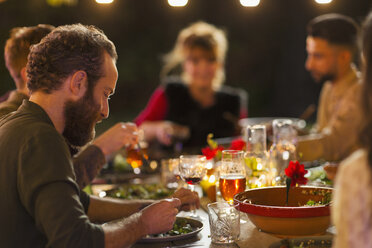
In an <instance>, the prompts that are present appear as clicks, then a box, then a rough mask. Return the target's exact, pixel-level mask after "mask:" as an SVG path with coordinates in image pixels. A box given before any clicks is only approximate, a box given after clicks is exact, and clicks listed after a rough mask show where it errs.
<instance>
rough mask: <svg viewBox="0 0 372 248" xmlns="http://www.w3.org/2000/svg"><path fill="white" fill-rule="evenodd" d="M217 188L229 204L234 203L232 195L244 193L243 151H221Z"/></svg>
mask: <svg viewBox="0 0 372 248" xmlns="http://www.w3.org/2000/svg"><path fill="white" fill-rule="evenodd" d="M219 187H220V191H221V195H222V197H223V199H225V201H227V202H228V203H230V204H232V203H233V201H234V195H236V194H237V193H240V192H243V191H245V188H246V171H245V164H244V152H243V151H237V150H223V151H222V160H221V166H220V179H219Z"/></svg>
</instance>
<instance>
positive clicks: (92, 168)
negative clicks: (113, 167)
mask: <svg viewBox="0 0 372 248" xmlns="http://www.w3.org/2000/svg"><path fill="white" fill-rule="evenodd" d="M105 163H106V159H105V155H104V154H103V152H102V150H101V149H100V148H99V147H98V146H95V145H89V146H87V147H86V148H84V149H83V150H82V151H81V152H80V153H78V154H77V155H76V156H74V158H73V164H74V171H75V176H76V183H77V184H78V185H79V187H80V189H83V188H84V187H85V186H87V185H88V184H89V183H90V182H91V181H92V180H93V179H94V178H95V177H96V176H97V174H98V173H99V171H100V170H101V168H102V167H103V165H104V164H105Z"/></svg>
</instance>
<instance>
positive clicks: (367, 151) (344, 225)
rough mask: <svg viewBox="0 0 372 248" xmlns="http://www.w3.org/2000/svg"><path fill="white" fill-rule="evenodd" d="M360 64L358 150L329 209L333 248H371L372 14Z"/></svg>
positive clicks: (348, 161)
mask: <svg viewBox="0 0 372 248" xmlns="http://www.w3.org/2000/svg"><path fill="white" fill-rule="evenodd" d="M362 64H363V68H362V73H363V76H362V93H361V109H362V115H363V121H362V125H361V129H360V130H359V131H358V134H359V136H358V138H359V141H360V144H361V149H359V150H357V151H356V152H354V153H353V154H352V155H351V156H350V157H348V158H347V159H346V160H344V161H343V162H342V163H341V165H340V167H339V170H338V173H337V176H336V182H335V190H334V195H333V204H332V205H331V206H332V211H331V213H332V219H333V223H334V224H335V227H336V230H337V234H336V236H335V238H334V242H333V247H336V248H348V247H358V248H367V247H372V115H371V113H372V12H371V13H370V14H369V15H368V17H367V19H366V20H365V22H364V24H363V29H362Z"/></svg>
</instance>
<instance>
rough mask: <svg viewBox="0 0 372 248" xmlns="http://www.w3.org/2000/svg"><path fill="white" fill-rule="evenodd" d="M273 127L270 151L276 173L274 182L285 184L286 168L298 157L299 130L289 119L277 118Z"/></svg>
mask: <svg viewBox="0 0 372 248" xmlns="http://www.w3.org/2000/svg"><path fill="white" fill-rule="evenodd" d="M272 127H273V144H272V145H271V147H270V151H269V161H270V168H271V170H272V171H273V174H274V181H273V184H276V185H284V184H285V172H284V170H285V168H287V167H288V164H289V161H293V160H296V159H297V156H296V140H297V131H296V129H295V128H294V127H293V123H292V121H291V120H289V119H275V120H274V121H273V123H272Z"/></svg>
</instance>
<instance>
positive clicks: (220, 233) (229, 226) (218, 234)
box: [207, 202, 240, 244]
mask: <svg viewBox="0 0 372 248" xmlns="http://www.w3.org/2000/svg"><path fill="white" fill-rule="evenodd" d="M237 206H238V205H230V204H228V203H227V202H215V203H210V204H208V206H207V207H208V217H209V226H210V229H211V239H212V242H213V243H216V244H230V243H234V242H235V241H236V240H238V238H239V234H240V221H239V217H240V213H239V211H238V210H237V209H236V208H237Z"/></svg>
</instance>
